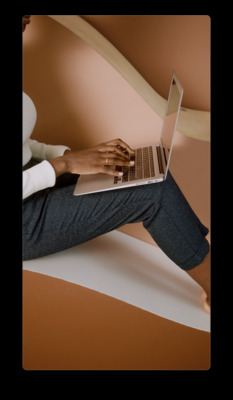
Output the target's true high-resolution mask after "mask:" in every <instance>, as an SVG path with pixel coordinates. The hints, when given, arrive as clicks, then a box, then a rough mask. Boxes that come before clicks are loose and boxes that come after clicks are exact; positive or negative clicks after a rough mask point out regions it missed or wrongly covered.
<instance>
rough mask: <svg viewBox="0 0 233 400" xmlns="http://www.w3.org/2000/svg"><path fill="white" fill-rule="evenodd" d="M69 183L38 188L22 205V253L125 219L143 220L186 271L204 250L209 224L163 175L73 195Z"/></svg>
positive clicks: (70, 241) (67, 243)
mask: <svg viewBox="0 0 233 400" xmlns="http://www.w3.org/2000/svg"><path fill="white" fill-rule="evenodd" d="M73 190H74V185H69V186H65V187H59V188H58V187H53V188H49V189H46V190H44V191H41V192H37V193H35V194H34V195H32V196H31V197H30V198H28V199H26V200H25V201H24V204H23V208H24V211H23V257H24V259H31V258H37V257H41V256H45V255H47V254H51V253H55V252H58V251H61V250H65V249H67V248H70V247H72V246H75V245H78V244H81V243H83V242H85V241H88V240H90V239H93V238H95V237H97V236H99V235H102V234H104V233H107V232H110V231H112V230H114V229H117V228H119V227H120V226H122V225H125V224H127V223H135V222H141V221H142V222H143V224H144V226H145V228H146V229H147V230H148V231H149V233H150V234H151V236H152V237H153V239H154V240H155V241H156V243H157V244H158V245H159V246H160V248H161V249H162V250H163V251H164V252H165V253H166V254H167V256H168V257H169V258H171V259H172V260H173V261H174V262H175V263H176V264H177V265H178V266H180V267H181V268H183V269H186V270H189V269H192V268H194V267H195V266H197V265H199V264H200V263H201V262H202V260H203V259H204V257H205V256H206V254H207V253H208V251H209V244H208V242H207V240H206V239H205V235H206V234H207V233H208V229H207V228H205V227H204V226H203V225H202V224H201V222H200V221H199V219H198V218H197V217H196V215H195V214H194V212H193V211H192V209H191V208H190V206H189V204H188V203H187V201H186V200H185V198H184V196H183V195H182V193H181V191H180V189H179V188H178V186H177V185H176V183H175V181H174V180H173V178H172V176H171V174H168V177H167V180H166V181H164V182H161V183H156V184H151V185H145V186H138V187H132V188H127V189H120V190H115V191H109V192H103V193H95V194H89V195H85V196H73Z"/></svg>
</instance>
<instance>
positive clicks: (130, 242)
mask: <svg viewBox="0 0 233 400" xmlns="http://www.w3.org/2000/svg"><path fill="white" fill-rule="evenodd" d="M23 268H24V269H25V270H29V271H34V272H38V273H41V274H45V275H49V276H52V277H54V278H59V279H63V280H65V281H68V282H72V283H75V284H77V285H81V286H84V287H86V288H89V289H93V290H96V291H97V292H101V293H104V294H106V295H108V296H111V297H114V298H116V299H119V300H122V301H124V302H126V303H129V304H132V305H134V306H136V307H139V308H141V309H143V310H146V311H149V312H151V313H153V314H156V315H158V316H161V317H163V318H167V319H169V320H172V321H174V322H178V323H180V324H183V325H186V326H189V327H192V328H195V329H199V330H203V331H207V332H209V331H210V316H209V315H208V314H207V313H206V312H205V311H204V310H203V308H202V303H203V302H202V300H201V298H200V294H201V291H202V288H201V287H200V286H199V285H198V284H197V283H196V282H195V281H193V279H191V278H190V276H189V275H188V274H187V273H186V272H184V271H182V270H181V269H180V268H179V267H178V266H177V265H176V264H174V263H173V262H172V261H171V260H170V259H169V258H168V257H167V256H166V255H165V254H164V253H163V252H162V251H161V250H160V249H159V248H158V247H155V246H153V245H151V244H148V243H144V242H142V241H140V240H138V239H135V238H133V237H131V236H128V235H126V234H124V233H122V232H119V231H114V232H111V233H108V234H105V235H103V236H101V237H98V238H96V239H93V240H91V241H89V242H87V243H84V244H82V245H79V246H76V247H74V248H72V249H69V250H65V251H62V252H60V253H57V254H53V255H50V256H47V257H43V258H39V259H36V260H29V261H24V262H23Z"/></svg>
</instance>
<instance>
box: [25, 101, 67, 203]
mask: <svg viewBox="0 0 233 400" xmlns="http://www.w3.org/2000/svg"><path fill="white" fill-rule="evenodd" d="M36 118H37V113H36V108H35V106H34V104H33V102H32V100H31V99H30V97H29V96H28V95H27V94H25V93H23V166H24V165H26V164H27V163H28V162H29V161H30V159H31V158H32V157H33V158H35V159H37V160H44V161H42V162H40V163H39V164H37V165H35V166H34V167H32V168H29V169H27V170H26V171H24V172H23V199H25V198H27V197H28V196H30V195H31V194H33V193H35V192H37V191H39V190H42V189H45V188H47V187H51V186H54V185H55V182H56V175H55V171H54V169H53V167H52V165H51V164H50V163H49V162H48V161H46V160H50V159H52V158H55V157H59V156H62V155H63V154H64V152H65V150H67V149H68V150H70V148H69V147H67V146H57V145H56V146H55V145H48V144H44V143H39V142H38V141H37V140H32V139H30V136H31V134H32V131H33V129H34V126H35V123H36Z"/></svg>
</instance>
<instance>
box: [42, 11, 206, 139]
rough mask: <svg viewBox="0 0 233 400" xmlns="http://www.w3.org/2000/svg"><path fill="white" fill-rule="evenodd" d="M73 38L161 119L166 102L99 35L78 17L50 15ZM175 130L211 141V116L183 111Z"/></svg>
mask: <svg viewBox="0 0 233 400" xmlns="http://www.w3.org/2000/svg"><path fill="white" fill-rule="evenodd" d="M49 17H50V18H52V19H53V20H55V21H57V22H59V23H60V24H62V25H63V26H65V27H66V28H67V29H69V30H70V31H71V32H73V33H74V34H75V35H77V36H79V37H80V38H81V39H83V40H84V41H85V42H86V43H88V44H89V45H90V46H91V47H92V48H93V49H95V50H96V51H97V52H98V53H99V54H100V55H101V56H103V57H104V58H105V59H106V60H107V61H108V62H109V63H110V64H111V65H112V66H113V67H114V68H115V69H116V70H117V71H118V72H119V73H120V74H121V75H122V76H123V77H124V78H125V79H126V80H127V81H128V83H129V84H130V85H131V86H132V87H133V88H134V89H135V90H136V91H137V93H138V94H139V95H140V96H141V97H142V98H143V99H144V100H145V101H146V102H147V103H148V104H149V106H150V107H152V109H153V110H154V111H155V112H156V113H157V114H158V115H159V116H160V117H161V118H163V116H164V111H165V105H166V100H165V99H164V98H163V97H162V96H160V95H159V94H158V93H157V92H156V91H155V90H154V89H153V88H152V87H151V86H150V85H149V83H148V82H147V81H146V80H145V79H144V78H143V77H142V75H140V74H139V72H138V71H137V70H136V69H135V68H134V67H133V65H132V64H131V63H130V62H129V61H128V60H127V59H126V58H125V57H124V56H123V55H122V54H121V53H120V52H119V51H118V50H117V49H116V47H114V46H113V45H112V44H111V43H110V42H109V41H108V40H107V39H106V38H105V37H104V36H103V35H102V34H101V33H100V32H98V31H97V30H96V29H95V28H94V27H93V26H91V25H90V24H89V23H88V22H86V21H85V20H84V19H82V18H81V17H80V16H79V15H49ZM177 130H178V131H179V132H180V133H182V134H184V135H186V136H190V137H192V138H194V139H199V140H204V141H210V112H209V111H198V110H191V109H188V108H184V107H182V108H181V110H180V116H179V121H178V125H177Z"/></svg>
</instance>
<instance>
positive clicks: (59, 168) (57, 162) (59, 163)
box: [49, 150, 69, 178]
mask: <svg viewBox="0 0 233 400" xmlns="http://www.w3.org/2000/svg"><path fill="white" fill-rule="evenodd" d="M68 151H69V150H66V151H65V153H66V152H68ZM65 153H64V155H65ZM64 155H63V156H60V157H56V158H53V159H52V160H49V163H50V164H51V165H52V167H53V169H54V171H55V174H56V178H58V177H59V176H60V175H63V174H65V173H66V172H69V171H68V166H67V161H66V158H65V156H64Z"/></svg>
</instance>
